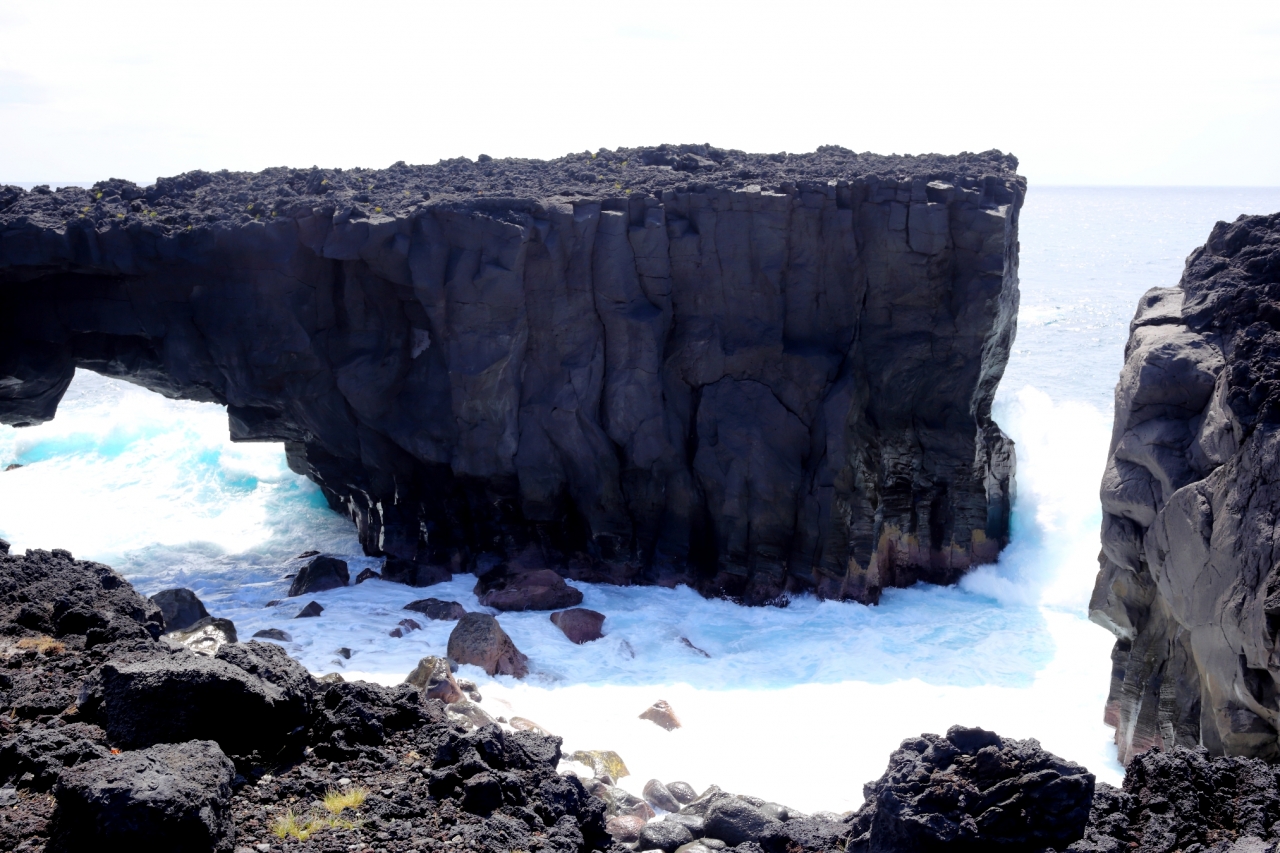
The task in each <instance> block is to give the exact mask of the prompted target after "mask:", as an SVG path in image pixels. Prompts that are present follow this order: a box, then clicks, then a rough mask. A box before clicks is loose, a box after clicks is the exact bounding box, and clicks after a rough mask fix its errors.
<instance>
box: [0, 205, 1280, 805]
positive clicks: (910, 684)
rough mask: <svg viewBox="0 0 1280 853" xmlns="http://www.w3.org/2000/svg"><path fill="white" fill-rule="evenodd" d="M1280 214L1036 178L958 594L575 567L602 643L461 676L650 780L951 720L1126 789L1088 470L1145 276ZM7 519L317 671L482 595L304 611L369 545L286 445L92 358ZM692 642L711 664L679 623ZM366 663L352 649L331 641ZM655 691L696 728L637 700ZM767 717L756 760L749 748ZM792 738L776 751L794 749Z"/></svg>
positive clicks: (791, 791)
mask: <svg viewBox="0 0 1280 853" xmlns="http://www.w3.org/2000/svg"><path fill="white" fill-rule="evenodd" d="M1275 210H1280V189H1115V188H1110V189H1096V188H1036V187H1033V188H1032V190H1031V191H1030V193H1029V195H1028V198H1027V203H1026V207H1025V208H1024V210H1023V213H1022V220H1021V234H1020V240H1021V279H1022V304H1021V311H1020V316H1019V329H1018V337H1017V342H1016V345H1015V350H1014V352H1013V354H1012V357H1011V360H1010V363H1009V367H1008V370H1007V372H1006V374H1005V379H1004V382H1003V383H1002V385H1001V389H1000V393H999V395H998V398H997V404H996V417H997V420H998V421H999V422H1000V423H1001V424H1002V425H1003V426H1004V428H1005V429H1006V431H1008V432H1009V433H1010V434H1011V435H1012V436H1013V437H1014V439H1015V440H1016V441H1017V443H1018V498H1017V502H1016V504H1015V508H1014V541H1013V544H1012V545H1011V546H1010V547H1009V548H1008V549H1007V550H1006V552H1005V553H1004V555H1003V556H1002V558H1001V560H1000V562H999V563H998V564H997V565H995V566H992V567H986V568H983V569H981V570H979V571H976V572H974V573H972V574H971V575H969V576H968V577H966V578H965V579H964V580H963V581H962V582H961V583H960V584H958V585H957V586H954V587H947V588H941V587H929V586H917V587H915V588H912V589H906V590H891V591H889V592H887V593H886V594H885V596H884V599H883V601H882V603H881V605H880V606H878V607H874V608H869V607H864V606H862V605H857V604H848V603H837V602H819V601H817V600H814V599H811V598H799V599H797V600H795V601H793V603H792V604H791V606H790V607H788V608H786V609H785V610H778V609H773V608H767V609H749V608H740V607H736V606H734V605H731V604H728V603H726V602H723V601H707V600H705V599H702V598H701V597H699V596H697V595H696V594H694V593H692V592H690V591H689V590H687V589H683V588H681V589H676V590H661V589H640V588H619V587H610V586H592V585H579V586H580V588H581V589H582V590H583V592H584V595H585V602H584V604H585V606H587V607H591V608H593V609H596V610H599V611H601V612H603V613H606V614H607V615H608V620H607V622H606V625H605V627H606V630H607V631H608V635H607V636H606V637H605V638H604V639H603V640H600V641H598V642H596V643H591V644H588V645H585V646H574V645H573V644H571V643H569V642H567V641H566V640H565V638H564V637H563V635H561V634H560V632H559V631H558V629H556V628H555V627H554V626H553V625H551V624H550V622H549V621H548V620H547V618H546V614H539V613H527V614H506V615H503V616H502V622H503V624H504V626H505V627H506V629H507V630H508V632H509V633H510V634H511V635H512V637H513V638H514V639H515V641H516V643H517V645H518V646H519V647H520V648H521V649H522V650H523V651H525V652H526V653H527V654H528V655H529V657H530V659H531V666H532V673H531V675H530V677H529V679H527V680H526V681H524V682H515V681H514V680H512V679H509V678H498V679H489V678H487V677H485V676H483V674H482V673H480V672H479V671H478V670H476V671H471V672H468V673H467V674H468V675H469V676H470V677H472V678H474V679H475V680H476V681H478V682H479V683H480V684H481V688H482V691H483V692H484V694H485V697H486V699H485V705H486V706H487V707H489V710H490V712H491V713H493V714H495V715H497V714H507V715H509V714H511V713H520V714H522V715H523V716H529V717H533V718H534V719H536V720H538V721H539V722H540V723H541V724H543V725H544V726H545V727H546V728H548V729H550V730H552V731H555V732H556V733H557V734H561V735H562V736H564V737H565V738H566V746H567V747H568V748H610V749H617V750H618V751H619V752H621V753H622V754H623V757H624V758H625V759H626V760H627V762H628V764H629V765H631V768H632V771H633V773H634V774H635V776H634V777H632V779H633V780H634V781H635V782H636V783H637V784H636V787H637V788H638V787H639V785H642V784H643V782H644V780H645V779H647V778H649V777H650V776H661V777H662V778H666V779H672V778H676V777H683V778H686V779H687V780H688V781H690V782H692V783H694V784H695V785H703V784H709V783H711V782H715V783H717V784H720V785H721V786H723V787H726V788H729V789H731V790H739V791H744V792H751V793H755V794H758V795H760V796H766V797H770V798H772V799H776V800H780V801H784V802H789V803H791V804H792V805H794V806H796V807H798V808H801V809H811V810H816V809H829V810H835V811H841V810H844V809H847V808H852V807H855V806H856V805H857V804H858V803H859V802H860V801H861V785H862V783H863V782H864V781H867V780H870V779H872V778H874V777H876V776H878V775H879V774H880V773H881V772H882V771H883V768H884V763H885V760H886V758H887V755H888V753H889V751H890V750H891V749H892V748H894V747H895V746H896V745H897V743H898V742H899V741H900V740H902V739H903V738H905V737H908V736H912V735H915V734H918V733H919V732H920V731H926V730H931V731H940V730H945V728H946V727H947V726H948V725H950V724H951V723H955V722H961V723H965V724H968V725H983V726H986V727H988V728H994V729H996V730H997V731H1000V732H1001V733H1002V734H1006V735H1010V736H1016V737H1029V736H1035V737H1038V738H1039V739H1040V740H1041V741H1042V742H1043V743H1044V744H1045V746H1046V747H1048V748H1050V749H1052V750H1054V751H1055V752H1058V753H1059V754H1061V755H1063V756H1065V757H1067V758H1071V759H1073V760H1077V761H1080V762H1081V763H1083V764H1085V765H1087V766H1088V767H1090V769H1092V770H1094V772H1096V773H1097V774H1098V775H1099V777H1100V778H1102V779H1106V780H1110V781H1116V780H1118V778H1119V775H1120V768H1119V766H1118V765H1117V764H1116V763H1115V757H1114V749H1113V748H1112V747H1111V746H1110V731H1109V730H1108V729H1107V728H1106V727H1105V726H1104V725H1102V722H1101V715H1102V703H1103V700H1104V698H1105V695H1106V688H1107V681H1108V677H1109V671H1110V662H1109V659H1108V652H1109V650H1110V644H1111V637H1110V635H1108V634H1107V633H1106V632H1105V631H1103V630H1102V629H1101V628H1098V627H1096V626H1094V625H1092V624H1091V623H1089V622H1088V620H1087V616H1086V605H1087V601H1088V594H1089V591H1090V589H1091V587H1092V581H1093V575H1094V573H1095V571H1096V568H1097V564H1096V554H1097V551H1098V540H1097V531H1098V525H1099V523H1100V519H1101V516H1100V510H1099V507H1098V499H1097V489H1098V483H1099V480H1100V478H1101V473H1102V467H1103V464H1104V461H1105V453H1106V445H1107V440H1108V438H1109V432H1110V422H1111V412H1110V408H1111V396H1112V389H1113V388H1114V384H1115V379H1116V376H1117V374H1118V372H1119V369H1120V366H1121V361H1122V357H1123V347H1124V342H1125V339H1126V336H1127V332H1128V323H1129V320H1130V318H1131V317H1132V315H1133V310H1134V307H1135V305H1136V302H1137V299H1138V297H1139V296H1140V295H1141V294H1142V293H1143V292H1144V291H1145V290H1146V289H1148V288H1149V287H1153V286H1168V285H1171V284H1174V283H1176V282H1177V280H1178V277H1179V275H1180V274H1181V270H1182V265H1183V260H1184V258H1185V256H1186V255H1187V254H1188V253H1189V252H1190V251H1191V250H1192V249H1193V248H1194V247H1195V246H1198V245H1200V244H1201V243H1203V241H1204V240H1205V238H1206V236H1207V234H1208V231H1209V229H1210V228H1211V227H1212V225H1213V223H1214V222H1216V221H1217V220H1219V219H1234V218H1235V217H1236V216H1237V215H1239V214H1241V213H1262V212H1270V211H1275ZM12 463H17V464H20V465H22V466H23V467H21V468H17V469H14V470H11V471H7V472H4V473H0V536H3V537H4V538H6V539H9V540H10V541H11V542H12V543H13V545H14V547H15V548H16V549H23V548H34V547H39V548H53V547H63V548H67V549H68V550H71V551H72V552H73V553H75V554H76V556H78V557H81V558H91V559H96V560H100V561H102V562H106V563H109V564H110V565H112V566H115V567H116V568H117V569H119V570H120V571H121V572H122V573H124V574H125V576H126V577H128V578H129V579H130V580H131V581H132V582H133V583H134V584H135V585H136V586H137V587H138V588H139V589H140V590H141V591H143V592H144V593H147V594H150V593H154V592H156V591H158V590H160V589H164V588H167V587H172V586H186V587H190V588H192V589H194V590H196V592H197V593H198V594H199V595H200V596H201V598H202V599H203V600H204V601H205V602H206V604H207V606H208V607H209V609H210V611H211V612H213V613H215V614H216V615H220V616H226V617H229V618H231V619H233V620H234V621H235V623H236V625H237V627H238V629H239V631H240V634H241V636H242V637H247V636H248V635H250V634H252V633H253V632H254V631H256V630H258V629H260V628H267V627H276V628H283V629H284V630H286V631H288V632H289V633H290V634H291V635H292V640H291V641H290V642H288V643H286V644H285V645H286V648H288V650H289V651H290V652H291V653H292V654H294V655H295V656H296V657H297V658H298V659H299V660H301V661H302V662H303V663H304V664H305V665H306V666H308V667H309V668H310V669H312V670H313V671H314V672H316V673H324V672H330V671H338V672H342V673H344V674H345V675H346V676H347V677H348V678H350V677H368V678H373V679H375V680H380V681H384V682H395V681H399V680H401V679H402V678H403V677H404V675H405V674H406V673H407V672H408V671H409V670H410V669H411V668H412V667H413V665H414V664H415V663H416V662H417V660H418V658H420V657H421V656H423V655H426V654H440V653H442V652H443V649H444V645H445V641H446V638H447V636H448V631H449V628H450V625H449V624H447V623H432V622H429V621H427V620H419V621H420V622H422V623H423V624H424V627H423V629H422V630H420V631H414V632H412V633H410V634H409V635H408V636H406V637H404V638H394V637H391V636H390V631H391V629H393V628H394V627H396V624H397V622H398V621H399V620H400V619H402V618H405V617H406V616H409V615H412V614H407V613H405V612H404V611H403V609H402V608H403V605H404V604H405V603H407V602H408V601H410V600H412V599H413V598H417V597H422V596H424V595H432V596H435V597H438V598H452V599H456V600H458V601H460V602H462V603H463V604H464V606H466V607H468V609H473V608H477V607H478V604H477V602H476V600H475V597H474V596H473V595H472V593H471V586H472V585H473V584H474V579H472V578H470V577H469V576H465V575H464V576H459V577H458V578H457V579H455V580H454V581H453V582H451V583H449V584H447V585H443V586H437V587H433V588H432V589H431V590H429V591H419V590H410V589H408V588H405V587H400V586H397V585H394V584H381V583H365V584H362V585H360V586H358V587H349V588H346V589H339V590H331V591H329V592H325V593H320V594H318V595H316V596H314V598H315V599H316V600H318V601H320V602H321V604H323V605H324V607H325V608H326V609H325V612H324V615H323V616H322V617H321V618H319V619H306V620H297V621H295V620H293V619H292V616H293V615H294V614H295V613H296V611H297V610H298V609H299V607H300V606H301V604H302V603H304V602H302V601H299V600H296V599H293V600H286V601H285V603H283V604H277V605H274V606H271V607H268V606H267V603H268V602H270V601H273V600H276V599H282V598H284V592H285V590H286V589H287V587H288V581H287V580H285V578H284V575H285V574H286V573H287V572H288V571H289V570H290V561H291V558H292V557H293V556H294V555H296V554H298V553H300V552H302V551H304V550H308V549H313V548H314V549H318V550H323V551H326V552H331V553H335V554H343V555H347V556H348V558H349V561H350V563H351V568H352V572H353V574H354V573H355V572H357V571H359V570H360V569H361V568H363V567H364V566H376V565H377V564H378V562H379V561H377V560H372V559H369V558H366V557H363V556H362V555H360V553H359V548H358V544H357V542H356V539H355V536H354V531H353V529H352V528H351V525H350V524H349V523H348V522H347V521H346V520H345V519H343V518H341V517H339V516H337V515H335V514H333V513H332V512H330V511H329V510H328V508H327V506H326V505H325V502H324V500H323V498H322V497H321V495H320V493H319V490H318V489H317V488H316V487H315V486H314V485H313V484H311V483H309V482H307V481H306V480H305V479H302V478H300V477H297V476H296V475H294V474H293V473H292V472H290V471H289V470H288V468H287V467H286V466H285V464H284V457H283V452H282V449H281V448H280V447H278V446H275V445H259V444H249V445H234V444H231V443H230V442H229V441H228V440H227V427H226V414H225V411H224V410H223V409H221V407H218V406H213V405H209V404H199V403H187V402H175V401H170V400H166V399H163V398H161V397H159V396H158V395H155V394H151V393H149V392H146V391H143V390H141V389H138V388H136V387H134V386H130V385H128V384H126V383H121V382H117V381H113V380H108V379H105V378H102V377H99V376H96V375H93V374H88V373H83V372H81V373H78V374H77V377H76V380H75V382H74V383H73V384H72V387H71V389H70V390H69V391H68V394H67V396H66V398H65V400H64V401H63V403H62V406H61V408H60V409H59V413H58V416H57V418H56V419H55V420H54V421H52V422H51V423H48V424H45V425H42V426H39V427H34V428H29V429H24V430H15V429H12V428H8V427H0V469H3V468H5V467H7V466H9V465H10V464H12ZM681 638H686V639H688V640H689V641H690V642H692V643H693V644H694V645H696V646H698V647H699V648H701V649H703V650H705V651H706V652H707V653H709V654H710V657H704V656H702V655H700V654H698V653H696V652H694V651H693V650H691V649H689V648H688V646H686V645H685V644H683V643H681V642H680V639H681ZM340 647H341V648H346V649H348V650H349V651H350V652H351V656H350V658H345V657H342V656H339V655H338V654H337V649H338V648H340ZM659 698H665V699H667V700H668V701H670V702H671V703H672V704H673V705H674V706H675V708H676V710H677V713H679V714H680V716H681V719H682V720H683V722H684V724H685V725H684V728H682V729H680V730H678V731H676V732H671V733H668V732H665V731H663V730H661V729H658V728H657V727H655V726H653V725H651V724H649V723H647V722H643V721H639V720H637V719H636V717H637V715H638V713H639V712H640V711H641V710H643V709H644V708H645V707H647V705H649V704H650V703H652V702H653V701H655V700H656V699H659ZM763 733H767V734H768V737H769V739H770V742H771V744H773V747H772V748H771V751H770V753H769V756H770V757H769V760H768V761H762V760H761V756H760V754H759V753H758V752H757V751H756V750H754V749H744V746H743V745H744V743H750V742H753V741H755V740H757V739H759V738H760V737H761V735H762V734H763ZM779 746H780V747H781V749H778V747H779Z"/></svg>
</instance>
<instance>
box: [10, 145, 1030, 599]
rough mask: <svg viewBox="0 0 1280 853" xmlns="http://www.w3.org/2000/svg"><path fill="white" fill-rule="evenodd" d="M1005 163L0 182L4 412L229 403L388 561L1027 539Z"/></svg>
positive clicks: (568, 565)
mask: <svg viewBox="0 0 1280 853" xmlns="http://www.w3.org/2000/svg"><path fill="white" fill-rule="evenodd" d="M1016 166H1017V161H1016V160H1015V159H1014V158H1012V157H1010V156H1005V155H1002V154H1000V153H999V152H988V153H985V154H976V155H973V154H965V155H960V156H958V157H940V156H932V155H930V156H926V157H914V158H911V157H903V158H897V157H877V156H874V155H858V154H855V153H853V152H850V151H847V150H844V149H839V148H824V149H821V150H819V151H818V152H817V153H814V154H809V155H803V156H788V155H785V154H782V155H769V156H763V155H750V154H744V153H742V152H738V151H724V150H719V149H714V148H710V147H707V146H679V147H672V146H663V147H660V148H649V149H620V150H618V151H615V152H608V151H601V152H598V153H597V154H580V155H571V156H568V157H564V158H562V159H560V160H556V161H551V162H534V161H523V160H504V161H498V160H490V159H489V158H486V157H481V158H480V161H479V162H471V161H468V160H457V161H446V162H441V163H439V164H437V165H435V166H429V167H424V166H406V165H404V164H397V165H395V166H393V167H391V168H389V169H386V170H382V171H368V170H354V171H341V170H328V171H326V170H320V169H314V168H313V169H310V170H293V169H283V168H281V169H271V170H268V171H265V172H262V173H259V174H245V173H227V172H221V173H214V174H210V173H205V172H193V173H188V174H185V175H180V176H178V177H174V178H166V179H161V180H159V181H157V182H156V184H155V185H154V186H152V187H149V188H145V189H144V188H140V187H137V186H135V185H133V184H131V183H128V182H126V181H120V180H110V181H104V182H101V183H99V184H96V185H95V186H94V187H93V188H92V189H90V190H87V191H86V190H82V189H74V188H70V189H63V190H60V191H58V192H49V191H48V190H47V189H46V188H37V189H36V190H34V191H32V192H29V193H24V192H22V191H21V190H17V189H15V188H12V187H10V188H3V189H0V421H4V422H7V423H12V424H32V423H38V422H40V421H43V420H47V419H48V418H51V417H53V415H54V412H55V410H56V408H57V405H58V402H59V399H60V398H61V396H62V393H63V392H64V391H65V389H66V387H67V385H68V383H69V382H70V380H71V376H72V373H73V371H74V369H75V367H77V366H80V367H83V368H87V369H90V370H95V371H98V372H100V373H104V374H108V375H112V376H119V377H123V378H126V379H128V380H130V381H132V382H135V383H138V384H140V385H144V386H146V387H148V388H151V389H153V390H156V391H158V392H160V393H162V394H165V395H168V396H171V397H182V398H186V399H195V400H209V401H217V402H220V403H225V404H226V405H227V406H228V412H229V416H230V421H231V434H232V437H233V438H235V439H239V440H249V441H253V440H282V441H284V442H286V447H287V450H288V455H289V460H290V464H291V466H292V467H293V468H294V469H295V470H297V471H300V472H303V473H305V474H307V475H308V476H309V477H311V478H312V479H313V480H315V481H316V482H317V483H319V484H320V485H321V487H322V488H323V490H324V493H325V495H326V496H327V497H328V499H329V501H330V503H331V505H332V506H333V507H334V508H335V509H337V510H339V511H341V512H344V513H346V514H348V515H350V517H351V518H353V519H354V520H355V522H356V524H357V526H358V528H359V532H360V538H361V541H362V542H363V544H364V547H365V549H366V550H367V551H368V552H369V553H370V554H375V555H377V554H387V555H390V556H394V557H397V558H401V559H404V560H414V561H417V562H418V563H420V564H431V565H436V566H443V567H447V568H449V569H451V570H454V571H458V570H475V569H477V568H479V569H485V568H488V567H489V566H492V565H494V564H496V563H499V562H502V561H506V562H509V563H511V564H513V565H517V566H529V567H533V566H542V565H547V566H551V567H553V568H556V569H557V570H559V571H561V572H562V573H564V574H567V575H569V576H571V577H576V578H582V579H594V580H609V581H618V582H657V583H675V582H679V581H686V582H689V583H692V584H694V585H695V586H697V587H698V588H699V589H701V590H702V591H704V592H705V593H708V594H721V593H723V594H729V595H733V596H741V597H742V598H743V599H744V600H746V601H749V602H764V601H769V600H771V599H773V598H775V597H776V596H778V595H779V594H781V593H784V592H786V591H790V590H800V589H814V590H815V591H816V592H817V593H818V594H820V595H824V596H831V597H845V598H852V599H857V600H861V601H874V600H876V598H877V597H878V595H879V592H880V590H881V589H882V588H883V587H885V586H900V585H906V584H910V583H913V582H915V581H917V580H928V581H934V582H943V583H946V582H952V581H954V580H955V579H957V578H958V577H959V576H960V575H961V574H962V573H963V572H964V571H965V570H966V569H967V568H968V567H970V566H971V565H973V564H975V563H980V562H989V561H991V560H993V559H994V558H995V556H996V554H997V553H998V551H999V549H1000V548H1001V546H1002V545H1003V544H1004V543H1005V541H1006V539H1007V535H1008V511H1009V504H1010V500H1011V492H1012V476H1013V447H1012V443H1011V442H1010V441H1009V440H1008V439H1007V438H1006V437H1005V435H1004V434H1003V433H1002V432H1001V431H1000V429H999V428H998V427H997V426H996V424H995V423H994V422H993V421H992V419H991V414H990V409H991V401H992V397H993V396H994V394H995V389H996V385H997V383H998V381H999V379H1000V376H1001V374H1002V372H1003V369H1004V365H1005V361H1006V358H1007V355H1008V352H1009V347H1010V344H1011V342H1012V339H1013V334H1014V328H1015V315H1016V311H1017V305H1018V289H1017V259H1018V255H1017V245H1018V244H1017V223H1018V212H1019V209H1020V207H1021V204H1022V200H1023V195H1024V192H1025V181H1024V180H1023V179H1022V178H1020V177H1019V176H1017V174H1016V173H1015V169H1016Z"/></svg>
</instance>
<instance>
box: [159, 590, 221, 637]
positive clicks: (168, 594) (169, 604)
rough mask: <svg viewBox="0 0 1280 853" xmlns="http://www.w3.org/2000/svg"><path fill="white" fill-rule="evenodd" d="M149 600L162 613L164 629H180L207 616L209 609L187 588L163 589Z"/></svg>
mask: <svg viewBox="0 0 1280 853" xmlns="http://www.w3.org/2000/svg"><path fill="white" fill-rule="evenodd" d="M151 600H152V601H154V602H155V603H156V606H157V607H159V608H160V612H161V613H162V614H163V615H164V629H165V631H182V630H184V629H186V628H189V627H191V626H192V625H194V624H195V623H196V622H199V621H200V620H201V619H207V618H209V611H208V610H205V609H204V604H203V603H202V602H201V601H200V599H199V598H198V597H197V596H196V594H195V593H194V592H192V591H191V590H189V589H181V588H179V589H164V590H161V591H160V592H157V593H156V594H155V595H153V596H151Z"/></svg>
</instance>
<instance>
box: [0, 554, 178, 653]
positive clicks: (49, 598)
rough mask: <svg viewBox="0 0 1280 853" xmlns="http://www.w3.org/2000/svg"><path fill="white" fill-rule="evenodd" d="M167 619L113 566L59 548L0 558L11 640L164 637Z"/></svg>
mask: <svg viewBox="0 0 1280 853" xmlns="http://www.w3.org/2000/svg"><path fill="white" fill-rule="evenodd" d="M163 619H164V617H163V616H162V615H161V613H160V608H159V607H157V606H156V604H155V602H153V601H151V600H149V599H146V598H143V597H142V596H141V595H139V594H138V593H137V592H135V591H134V589H133V587H132V586H130V585H129V583H128V582H127V581H125V579H124V578H122V577H120V575H118V574H116V573H115V572H114V571H112V570H111V568H110V567H109V566H104V565H102V564H100V563H91V562H87V561H82V560H76V559H73V558H72V556H71V554H70V553H69V552H67V551H63V550H60V549H56V548H55V549H54V550H53V551H39V550H34V549H33V550H30V551H27V553H26V554H25V555H23V556H4V557H0V630H2V631H4V633H5V634H7V635H8V636H11V637H12V636H17V637H21V636H33V635H38V634H51V635H53V636H56V637H62V636H67V635H71V634H75V635H83V636H84V637H85V638H86V641H92V642H93V643H95V644H101V643H107V642H113V641H115V640H119V639H124V638H126V637H133V638H138V637H142V636H145V635H149V636H151V637H153V638H154V637H159V636H160V632H161V631H162V630H163ZM140 630H141V633H140Z"/></svg>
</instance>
